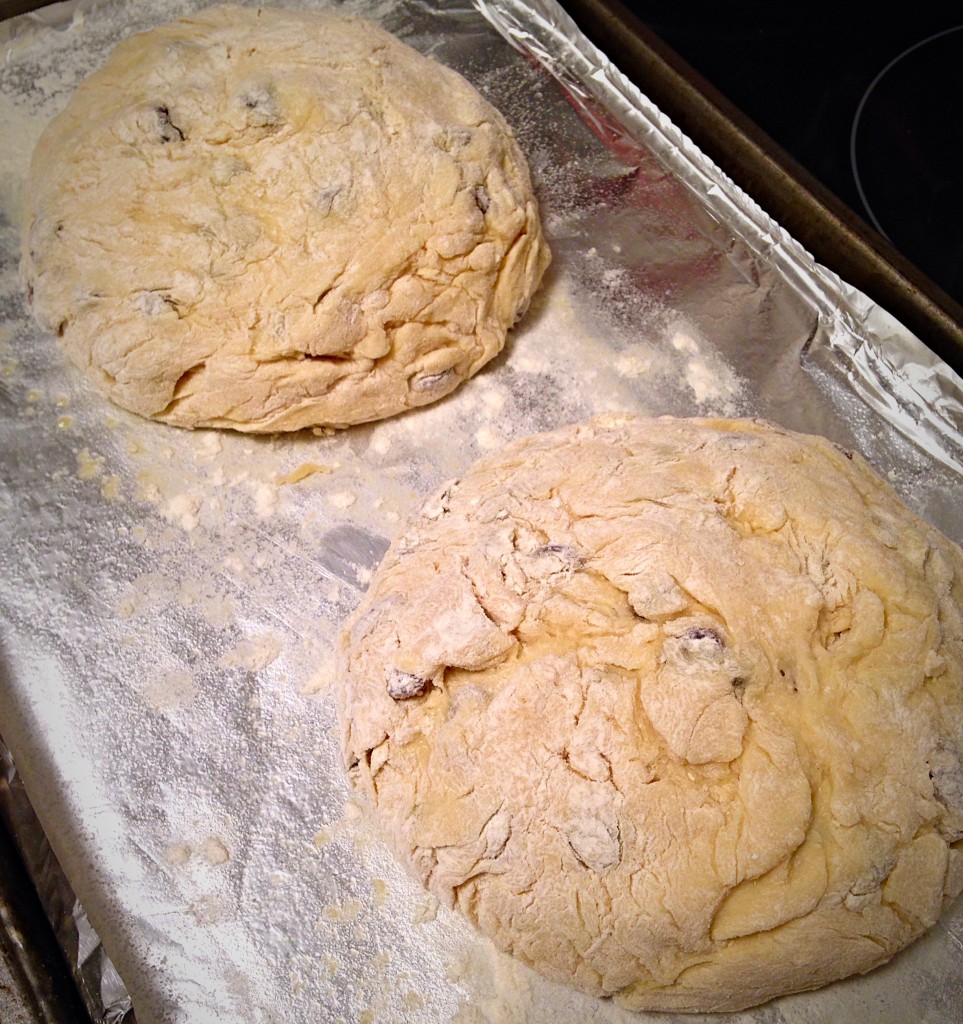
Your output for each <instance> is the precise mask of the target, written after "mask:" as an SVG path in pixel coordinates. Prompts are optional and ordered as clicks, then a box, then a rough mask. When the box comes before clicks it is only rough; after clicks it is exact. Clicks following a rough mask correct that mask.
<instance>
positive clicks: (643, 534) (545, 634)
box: [339, 417, 963, 1011]
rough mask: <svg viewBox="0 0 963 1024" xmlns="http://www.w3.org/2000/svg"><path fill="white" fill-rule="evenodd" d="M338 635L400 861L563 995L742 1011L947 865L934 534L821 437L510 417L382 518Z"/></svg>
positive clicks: (846, 948)
mask: <svg viewBox="0 0 963 1024" xmlns="http://www.w3.org/2000/svg"><path fill="white" fill-rule="evenodd" d="M340 655H341V665H342V666H343V668H342V670H341V672H340V673H339V675H343V678H344V693H343V696H342V697H341V700H342V710H341V717H342V729H343V744H344V751H345V761H346V764H347V766H348V773H349V777H350V778H351V779H352V780H353V782H354V783H355V785H356V786H357V787H358V789H359V790H360V791H361V792H362V793H363V794H364V795H365V796H366V797H367V798H368V799H369V800H370V801H371V803H372V804H373V805H374V807H375V808H376V810H377V812H378V816H379V818H381V819H382V820H383V821H384V822H385V825H386V827H387V828H388V830H389V834H390V836H391V839H392V842H393V845H394V847H395V849H396V850H397V851H398V852H399V855H400V856H401V858H402V859H403V860H404V861H405V862H406V863H407V864H408V866H409V868H410V870H411V871H412V873H413V874H414V875H415V876H416V877H417V878H420V879H421V881H422V882H423V883H424V884H425V885H426V886H427V887H428V888H429V889H430V890H431V891H432V892H433V893H434V894H435V895H437V896H438V897H439V899H440V900H442V902H443V903H444V904H445V905H447V906H454V907H457V909H458V910H460V911H461V912H462V913H463V914H464V915H465V916H466V917H467V918H468V919H469V920H471V921H472V922H473V923H474V924H475V925H476V926H477V927H478V928H479V929H480V930H481V931H482V932H484V933H485V934H487V935H489V936H490V937H491V938H493V939H494V940H495V942H496V943H497V944H498V945H499V946H500V947H502V948H504V949H506V950H508V951H509V952H512V953H514V954H515V955H516V956H518V957H519V958H520V959H521V960H523V961H524V962H526V963H529V964H532V965H533V966H535V967H536V968H537V969H538V970H539V971H540V972H541V973H543V974H545V975H546V976H548V977H550V978H553V979H556V980H558V981H564V982H569V983H571V984H574V985H575V986H577V987H578V988H580V989H582V990H584V991H587V992H590V993H592V994H593V995H598V996H613V997H615V998H616V1000H617V1001H618V1002H619V1003H621V1004H624V1005H627V1006H630V1007H632V1008H634V1009H679V1010H686V1011H693V1010H737V1009H742V1008H744V1007H746V1006H751V1005H754V1004H757V1003H761V1002H764V1001H766V1000H768V999H771V998H772V997H773V996H775V995H782V994H785V993H786V992H790V991H796V990H800V989H809V988H815V987H817V986H819V985H822V984H826V983H828V982H830V981H833V980H836V979H838V978H840V977H846V976H848V975H850V974H853V973H857V972H864V971H867V970H870V969H871V968H873V967H876V966H878V965H879V964H880V963H882V962H885V961H886V960H887V959H889V957H890V956H892V955H893V954H894V953H896V952H897V951H898V950H900V949H901V948H903V947H904V946H905V945H907V944H908V943H909V942H911V941H912V940H913V939H914V938H916V937H918V936H919V935H920V934H922V932H923V931H924V930H925V929H927V928H929V927H932V925H933V924H935V922H936V919H937V917H938V915H939V913H940V912H941V910H942V908H943V906H944V904H945V903H948V902H949V901H950V900H952V899H953V898H955V897H956V896H957V895H958V894H959V892H960V890H961V889H963V748H961V736H963V551H960V549H959V548H958V547H956V546H955V545H953V544H952V543H950V542H948V541H947V540H946V539H945V538H943V537H942V536H940V535H939V534H938V533H937V531H935V530H933V529H931V528H930V527H928V526H926V524H925V523H923V522H922V521H921V520H919V519H918V518H916V517H915V516H913V515H912V514H911V513H910V512H909V511H908V510H907V509H906V508H905V507H903V506H901V505H900V504H899V502H898V500H897V499H896V498H895V495H893V494H892V492H891V491H890V490H889V489H888V488H887V487H886V486H885V485H884V484H883V483H882V481H881V480H879V478H878V477H875V476H874V475H873V474H872V473H871V472H870V471H869V470H868V468H867V467H866V466H865V464H863V463H862V462H861V460H860V459H859V457H858V456H856V455H854V454H853V453H850V452H846V451H844V450H842V449H839V448H836V447H834V446H833V445H832V444H831V443H830V442H828V441H825V440H823V439H821V438H815V437H812V436H805V435H798V434H796V435H794V434H789V433H787V432H785V431H782V430H779V429H776V428H772V427H770V426H768V425H766V424H763V423H761V422H760V421H750V420H738V421H734V420H711V421H706V420H677V419H669V418H662V419H638V418H627V417H603V418H600V419H595V420H592V421H590V422H589V423H586V424H583V425H579V426H578V427H575V428H568V429H566V430H561V431H556V432H554V433H548V434H541V435H537V436H535V437H532V438H527V439H525V440H523V441H521V442H518V443H516V444H514V445H511V446H509V447H508V448H506V449H504V451H502V452H500V453H499V454H498V455H495V456H492V457H491V458H488V459H484V460H482V461H480V462H479V463H477V464H476V465H475V466H473V467H472V468H471V469H470V470H469V471H468V472H467V473H466V474H464V475H463V476H462V477H460V478H459V479H457V480H454V481H451V482H450V483H449V484H446V485H445V486H444V487H443V488H442V490H441V491H440V492H438V493H436V494H435V495H433V496H432V497H430V498H429V499H428V500H427V501H426V502H425V504H424V505H423V506H422V508H421V510H420V511H419V512H418V513H417V514H415V515H413V516H412V517H411V518H410V519H409V520H408V521H407V522H406V524H405V527H404V530H403V531H402V532H401V533H400V534H399V536H398V538H397V539H396V541H395V542H394V543H393V545H392V547H391V548H390V549H389V551H388V553H387V555H386V556H385V559H384V561H383V563H382V565H381V566H380V567H379V569H378V571H377V573H376V575H375V578H374V579H373V581H372V583H371V586H370V587H369V589H368V592H367V594H366V595H365V599H364V601H363V602H362V604H361V606H360V607H359V609H358V611H357V612H356V614H355V615H354V616H353V617H352V619H351V621H350V623H349V625H348V627H347V628H346V630H345V632H344V634H343V636H342V640H341V652H340Z"/></svg>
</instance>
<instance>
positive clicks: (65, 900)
mask: <svg viewBox="0 0 963 1024" xmlns="http://www.w3.org/2000/svg"><path fill="white" fill-rule="evenodd" d="M0 823H2V825H5V826H6V827H7V831H8V832H9V834H10V836H11V838H12V839H13V842H14V845H15V846H16V847H17V851H18V852H19V854H20V858H21V860H22V861H23V863H24V866H25V867H26V869H27V873H28V874H29V875H30V878H31V879H32V881H33V883H34V885H35V886H36V889H37V894H38V895H39V897H40V902H41V905H42V906H43V908H44V912H45V913H46V915H47V920H48V921H49V922H50V926H51V928H52V929H53V931H54V934H55V935H56V938H57V942H58V943H59V945H60V948H61V949H62V950H63V951H64V954H65V956H66V957H67V961H68V966H69V968H70V972H71V974H72V975H73V978H74V981H75V982H76V985H77V990H78V991H79V993H80V996H81V999H82V1000H83V1003H84V1006H85V1007H86V1008H87V1012H88V1013H89V1014H90V1018H91V1020H94V1021H97V1022H98V1024H135V1017H134V1010H133V1004H132V1002H131V997H130V994H129V993H128V991H127V988H126V987H125V985H124V982H123V981H122V980H121V977H120V975H119V974H118V973H117V968H116V967H115V966H114V964H113V963H112V962H111V959H110V957H109V956H108V955H107V951H106V950H105V949H104V946H103V943H102V942H101V940H100V936H99V935H98V934H97V932H96V930H95V929H94V927H93V926H92V925H91V923H90V922H89V921H88V920H87V913H86V911H85V910H84V908H83V907H82V906H81V904H80V901H79V900H78V899H77V897H76V895H75V893H74V891H73V888H72V887H71V885H70V882H69V881H68V880H67V876H66V874H65V873H64V870H63V868H62V867H61V866H60V861H59V860H57V856H56V854H55V853H54V852H53V850H52V848H51V846H50V843H49V841H48V840H47V837H46V835H45V834H44V831H43V828H42V827H41V825H40V822H39V821H38V820H37V815H36V813H35V812H34V809H33V806H32V805H31V803H30V799H29V797H28V796H27V793H26V790H25V789H24V785H23V781H22V780H21V778H20V776H19V774H18V773H17V768H16V765H15V764H14V761H13V755H12V754H11V753H10V749H9V748H8V747H7V745H6V744H5V743H4V742H3V737H2V736H0Z"/></svg>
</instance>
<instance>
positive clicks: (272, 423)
mask: <svg viewBox="0 0 963 1024" xmlns="http://www.w3.org/2000/svg"><path fill="white" fill-rule="evenodd" d="M23 250H24V251H23V260H22V272H23V275H24V277H25V279H26V282H27V286H28V294H29V295H30V301H31V304H32V307H33V311H34V313H35V315H36V316H37V318H38V319H39V321H40V323H41V324H42V325H43V326H45V327H46V328H47V329H49V330H50V331H51V332H53V333H56V334H57V335H59V336H60V338H61V340H62V343H63V346H64V348H65V349H66V351H67V352H68V353H69V355H70V357H71V358H72V359H73V361H74V362H76V363H77V364H78V365H79V366H80V367H82V368H83V369H84V370H85V371H86V372H87V373H88V375H89V376H90V377H91V378H92V379H93V380H94V381H95V382H96V383H97V384H99V385H100V386H101V388H102V389H103V390H104V391H105V392H106V393H107V395H108V396H109V397H110V398H111V399H113V401H115V402H116V403H117V404H119V405H121V406H123V407H124V408H127V409H130V410H132V411H134V412H137V413H140V414H142V415H144V416H150V417H154V418H155V419H159V420H164V421H166V422H168V423H173V424H176V425H178V426H183V427H197V426H215V427H233V428H234V429H237V430H245V431H278V430H295V429H298V428H301V427H306V426H313V425H346V424H350V423H357V422H362V421H367V420H374V419H378V418H380V417H384V416H390V415H392V414H393V413H397V412H400V411H402V410H404V409H407V408H409V407H411V406H417V405H423V404H426V403H428V402H432V401H435V400H436V399H438V398H441V397H442V396H444V395H446V394H448V393H449V392H450V391H452V390H453V389H454V388H455V387H457V385H458V384H459V383H460V382H461V381H463V380H465V379H466V378H467V377H469V376H471V375H472V374H473V373H475V372H476V371H477V370H478V369H479V368H480V367H481V366H482V365H483V364H484V363H486V362H487V361H488V360H489V359H491V358H492V357H493V356H494V355H495V354H496V353H497V352H498V351H499V350H500V349H501V348H502V346H503V344H504V341H505V335H506V332H507V331H508V329H509V328H510V327H511V326H512V324H513V323H514V322H515V321H516V319H517V318H518V317H519V316H521V314H522V313H523V312H524V310H525V308H526V307H527V305H528V301H529V298H530V296H531V294H532V292H533V290H534V289H535V288H536V286H537V285H538V283H539V280H540V278H541V276H542V272H543V271H544V269H545V266H546V264H547V262H548V259H549V254H548V249H547V247H546V245H545V243H544V241H543V238H542V233H541V228H540V224H539V219H538V212H537V208H536V203H535V198H534V196H533V193H532V187H531V182H530V178H529V172H528V169H527V166H526V163H525V160H524V157H523V156H522V153H521V151H520V149H519V147H518V145H517V143H516V142H515V139H514V137H513V135H512V133H511V130H510V129H509V127H508V125H507V124H506V122H505V120H504V119H503V118H502V116H501V115H500V114H499V113H498V112H497V111H496V110H495V109H494V108H493V107H492V106H491V105H490V104H488V103H487V102H486V101H485V100H483V99H482V97H481V96H479V94H478V93H477V92H476V91H475V90H474V89H473V88H472V87H471V86H470V85H469V84H468V83H467V82H466V81H465V80H464V79H463V78H461V77H460V76H459V75H457V74H455V73H454V72H453V71H451V70H449V69H447V68H444V67H442V66H441V65H439V64H437V63H436V62H434V61H432V60H429V59H427V58H425V57H423V56H421V55H420V54H418V53H417V52H416V51H415V50H413V49H411V48H410V47H408V46H406V45H404V44H403V43H401V42H399V41H398V40H397V39H395V38H394V37H393V36H391V35H389V34H388V33H386V32H384V31H382V30H381V29H379V28H377V27H376V26H374V25H372V24H369V23H367V22H364V21H362V20H360V19H358V18H353V17H347V16H343V15H339V14H333V13H329V12H293V11H282V10H272V9H270V8H262V9H255V8H242V7H231V6H222V7H212V8H209V9H207V10H203V11H200V12H198V13H196V14H193V15H191V16H189V17H186V18H183V19H181V20H180V21H176V22H173V23H172V24H168V25H164V26H161V27H159V28H155V29H152V30H151V31H148V32H145V33H142V34H140V35H136V36H133V37H132V38H130V39H128V40H126V41H125V42H123V43H122V44H121V45H120V46H118V47H117V49H116V50H115V51H114V52H113V54H112V55H111V56H110V58H109V59H108V61H107V63H106V64H105V65H104V66H103V67H102V68H101V69H100V70H99V71H97V72H96V73H95V74H93V75H92V76H91V77H90V78H88V79H87V80H86V81H85V82H84V83H82V84H81V86H80V87H79V88H78V89H77V91H76V93H75V94H74V95H73V97H72V98H71V100H70V101H69V103H68V104H67V107H66V109H65V110H64V111H63V112H62V113H61V114H60V115H59V116H57V117H56V118H55V119H54V120H53V122H52V123H51V124H50V126H49V127H48V128H47V130H46V132H45V133H44V135H43V137H42V138H41V140H40V142H39V144H38V146H37V149H36V151H35V153H34V157H33V161H32V165H31V170H30V181H29V190H28V200H27V213H26V218H25V224H24V229H23Z"/></svg>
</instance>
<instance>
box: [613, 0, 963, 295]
mask: <svg viewBox="0 0 963 1024" xmlns="http://www.w3.org/2000/svg"><path fill="white" fill-rule="evenodd" d="M623 2H624V3H625V6H626V7H628V8H630V9H631V10H632V11H634V13H635V14H636V15H637V16H638V17H639V18H640V19H641V20H642V21H643V22H644V23H645V24H646V25H647V26H649V27H650V28H651V29H652V30H653V31H654V32H655V33H656V34H657V35H659V36H660V37H661V38H662V40H663V41H664V42H666V43H667V44H668V45H669V46H670V47H671V48H672V49H673V50H675V51H676V53H678V54H679V56H681V57H682V58H683V59H684V60H686V61H687V62H688V63H689V64H691V65H692V66H693V67H694V68H695V70H696V71H698V72H699V73H700V74H701V75H702V76H703V77H705V78H706V79H708V81H709V82H710V83H711V84H712V85H714V86H715V87H716V88H717V89H718V90H719V91H720V92H722V93H723V94H724V95H725V96H726V97H727V98H728V99H729V100H731V101H732V102H733V103H734V104H735V105H736V106H737V107H739V108H740V109H741V110H742V111H743V112H744V113H745V114H746V115H747V116H748V117H749V118H751V119H752V120H753V121H754V122H755V123H756V124H757V125H759V127H760V128H762V129H763V130H764V131H765V132H766V133H767V134H768V135H770V136H771V137H772V138H773V139H774V140H775V141H776V142H777V143H778V144H779V145H780V146H782V147H783V148H784V149H786V150H787V151H788V152H789V153H790V154H791V155H792V156H793V157H795V158H796V159H797V160H798V161H799V162H800V163H801V164H802V165H803V166H804V167H805V168H806V169H807V170H809V171H810V172H811V173H812V174H813V175H814V176H815V177H816V178H817V179H818V180H819V181H820V182H821V183H822V184H823V185H825V186H826V187H827V188H828V189H829V190H830V191H832V192H833V193H835V195H836V196H837V197H838V198H839V199H841V200H842V201H843V202H844V203H845V204H846V205H847V206H849V207H850V208H851V209H852V210H853V211H854V212H856V213H857V214H858V215H859V216H861V217H862V218H863V219H864V220H866V222H867V223H869V224H870V225H872V226H874V227H876V228H877V229H878V230H881V231H882V233H883V234H884V235H885V236H886V237H887V238H888V239H889V240H890V241H891V242H892V243H893V244H894V245H895V246H896V248H897V249H899V250H900V251H901V252H902V253H903V255H905V256H906V257H908V258H909V259H910V260H911V261H912V262H913V263H915V264H916V265H917V266H918V267H919V268H920V269H921V270H923V271H924V273H926V274H927V275H928V276H929V277H930V278H932V279H933V280H934V281H935V282H936V283H937V284H938V285H940V286H941V287H942V288H943V289H944V290H945V291H947V292H948V293H949V294H950V295H952V296H953V297H954V298H955V299H957V300H958V301H963V174H961V173H960V168H961V166H963V3H955V4H946V3H927V2H926V0H912V2H910V3H905V2H904V3H901V4H899V5H883V4H859V5H853V6H852V7H849V6H848V5H845V4H829V3H805V2H799V0H797V2H793V3H788V4H782V3H779V2H778V0H775V2H769V3H761V2H758V0H753V2H748V3H747V2H743V3H721V4H718V5H715V6H713V7H708V6H706V7H703V6H702V5H701V4H695V5H693V4H686V3H684V2H681V0H676V2H675V3H672V2H666V0H623ZM940 33H942V35H939V37H938V38H935V39H934V38H932V37H933V36H937V35H938V34H940ZM917 44H922V45H917ZM914 47H915V48H914ZM897 58H899V59H897ZM893 61H896V63H894V64H892V66H890V67H889V68H888V70H886V69H887V65H890V64H891V62H893ZM884 71H885V73H884V74H883V75H882V77H881V78H879V80H878V81H876V79H877V76H878V75H879V74H880V73H881V72H884ZM874 81H875V84H874ZM861 103H862V104H863V106H862V110H861V112H860V113H859V119H858V125H857V130H856V133H855V149H854V155H855V164H856V174H854V170H853V160H852V159H851V152H850V149H851V142H852V141H853V138H852V136H853V126H854V121H855V120H856V117H857V112H858V111H860V104H861ZM857 174H858V178H859V185H861V188H862V195H861V194H860V187H859V186H858V185H857Z"/></svg>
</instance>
